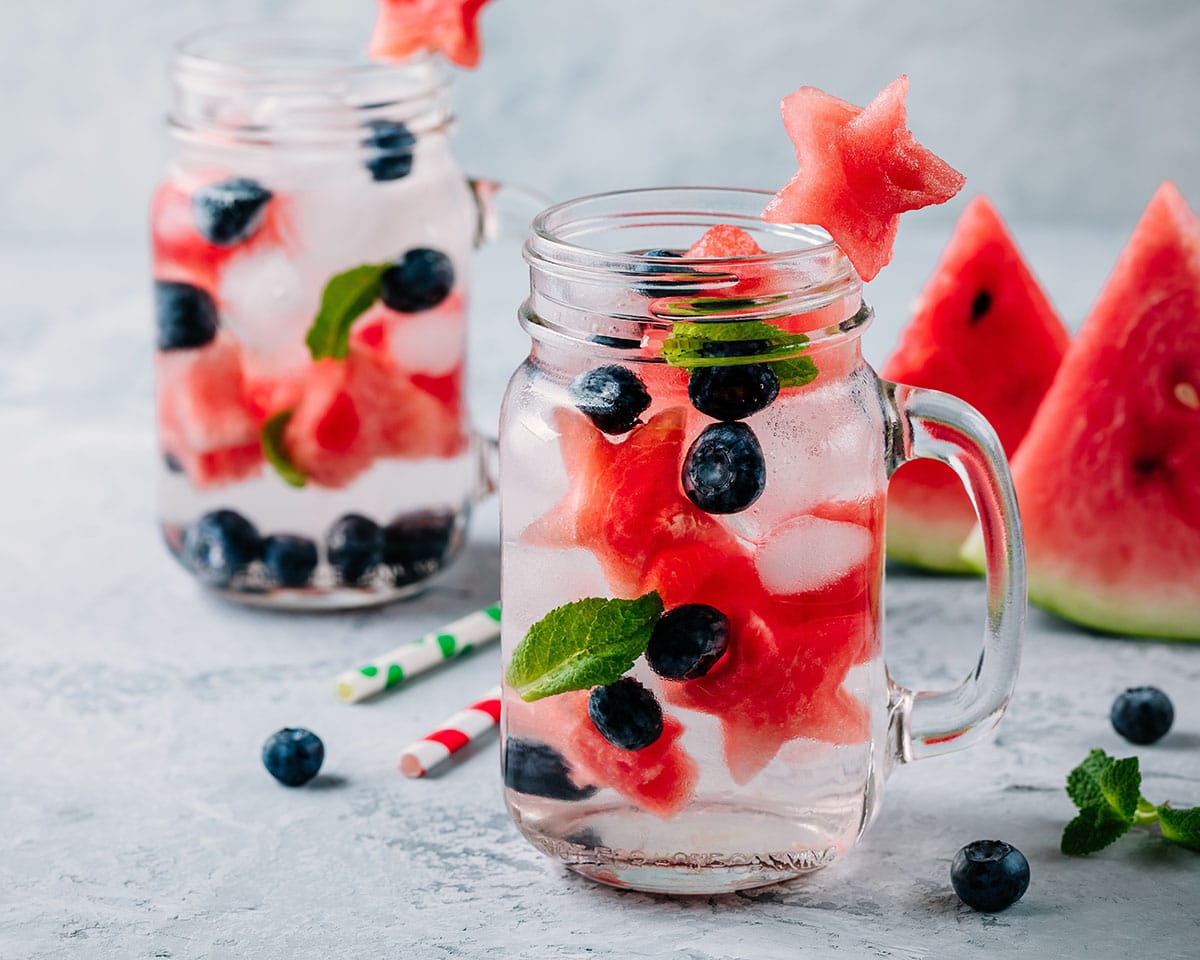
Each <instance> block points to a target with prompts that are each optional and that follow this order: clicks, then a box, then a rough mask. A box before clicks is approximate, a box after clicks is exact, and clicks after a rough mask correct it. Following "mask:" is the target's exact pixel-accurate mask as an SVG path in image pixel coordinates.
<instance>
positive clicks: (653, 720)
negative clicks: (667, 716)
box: [588, 677, 663, 750]
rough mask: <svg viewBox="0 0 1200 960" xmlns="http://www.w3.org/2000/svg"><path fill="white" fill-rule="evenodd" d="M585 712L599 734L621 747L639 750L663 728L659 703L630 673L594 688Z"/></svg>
mask: <svg viewBox="0 0 1200 960" xmlns="http://www.w3.org/2000/svg"><path fill="white" fill-rule="evenodd" d="M588 716H589V717H591V718H592V723H593V724H594V725H595V727H596V729H597V730H599V731H600V735H601V736H602V737H604V739H605V740H607V741H608V742H609V743H611V744H612V745H613V746H614V747H620V748H621V749H622V750H642V749H644V748H645V747H648V746H650V744H652V743H654V741H655V740H657V739H658V738H659V737H661V736H662V732H663V714H662V707H660V706H659V705H658V701H657V700H655V699H654V694H652V693H651V692H650V691H649V690H647V689H646V688H645V687H643V686H642V685H641V684H640V683H638V681H637V680H635V679H634V678H633V677H622V678H621V679H620V680H618V681H617V682H616V683H610V684H609V685H608V686H606V687H595V688H593V690H592V693H591V696H590V697H588Z"/></svg>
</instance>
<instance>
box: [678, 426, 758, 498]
mask: <svg viewBox="0 0 1200 960" xmlns="http://www.w3.org/2000/svg"><path fill="white" fill-rule="evenodd" d="M682 480H683V492H684V493H686V494H687V496H688V499H689V500H691V501H692V503H694V504H695V505H696V506H698V507H699V508H700V509H701V510H703V511H705V512H706V513H737V512H738V511H740V510H745V509H746V508H747V507H748V506H750V505H751V504H752V503H754V501H755V500H757V499H758V498H759V497H760V496H762V492H763V487H765V486H766V483H767V465H766V462H765V461H764V460H763V452H762V447H760V446H759V445H758V438H757V437H755V436H754V431H753V430H751V429H750V428H749V427H748V426H746V425H745V424H744V423H714V424H712V425H711V426H708V427H705V428H704V430H703V431H702V432H701V434H700V436H698V437H697V438H696V439H695V440H694V441H693V442H692V445H691V446H690V447H689V448H688V452H687V456H686V457H685V458H684V461H683V478H682Z"/></svg>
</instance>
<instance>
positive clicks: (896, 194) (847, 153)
mask: <svg viewBox="0 0 1200 960" xmlns="http://www.w3.org/2000/svg"><path fill="white" fill-rule="evenodd" d="M907 93H908V77H906V76H901V77H898V78H897V79H896V80H893V81H892V82H891V83H890V84H889V85H888V86H887V87H885V88H884V90H883V91H882V92H881V93H880V94H879V96H877V97H876V98H875V99H874V100H873V101H872V102H871V103H870V104H869V105H868V106H867V107H865V108H860V107H856V106H854V105H853V104H851V103H847V102H846V101H844V100H839V99H838V98H837V97H832V96H830V95H829V94H827V93H825V92H824V91H823V90H818V89H817V88H816V87H801V88H800V89H799V90H797V91H796V92H795V93H793V94H791V95H790V96H788V97H787V98H785V99H784V101H783V104H782V111H783V122H784V126H785V127H786V128H787V132H788V136H789V137H791V140H792V144H793V145H794V146H795V148H796V159H797V160H798V161H799V163H800V170H799V172H797V173H796V175H795V176H794V177H792V179H791V180H790V181H788V183H787V184H786V185H785V186H784V187H783V189H782V190H780V191H779V192H778V193H777V194H776V195H775V198H774V199H773V200H772V201H771V202H770V203H769V204H767V208H766V209H765V210H764V211H763V219H765V220H769V221H772V222H775V223H811V224H816V225H818V226H821V227H824V228H825V229H826V230H827V231H828V232H829V235H830V236H831V237H833V239H834V241H835V242H836V243H837V245H838V246H839V247H841V248H842V250H843V251H844V252H845V254H846V256H847V257H849V258H850V262H851V263H853V264H854V267H855V269H856V270H857V271H858V273H859V276H861V277H862V279H863V280H871V279H873V278H874V277H875V276H876V274H878V273H879V271H880V270H881V269H882V268H883V267H885V266H886V265H887V264H888V262H889V261H890V260H891V258H892V244H893V242H894V241H895V238H896V228H897V225H898V224H899V221H900V214H902V213H904V212H906V211H908V210H917V209H919V208H921V207H926V206H929V205H930V204H935V203H945V202H946V201H947V200H949V199H950V198H951V197H953V196H954V195H955V194H956V193H958V191H959V190H961V189H962V186H963V183H964V182H965V179H964V178H963V176H962V174H960V173H959V172H958V171H957V170H955V169H954V168H953V167H951V166H950V165H949V164H947V163H946V162H945V161H944V160H942V159H941V158H940V157H938V156H937V155H936V154H934V153H933V152H931V151H930V150H928V149H926V148H925V147H923V146H922V145H921V144H920V143H918V142H917V140H916V138H915V137H913V135H912V133H910V132H909V130H908V127H907V111H906V108H905V105H904V98H905V96H906V95H907Z"/></svg>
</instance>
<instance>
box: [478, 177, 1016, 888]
mask: <svg viewBox="0 0 1200 960" xmlns="http://www.w3.org/2000/svg"><path fill="white" fill-rule="evenodd" d="M768 199H769V195H767V194H759V193H755V192H752V191H741V190H701V189H675V190H650V191H630V192H627V193H618V194H610V195H604V196H597V197H589V198H583V199H580V200H575V201H570V202H568V203H565V204H561V205H559V206H557V207H554V208H551V209H550V210H547V211H546V212H544V213H543V214H542V215H541V216H539V217H538V218H537V220H535V222H534V228H533V232H532V233H531V235H530V238H529V240H528V242H527V244H526V248H525V251H526V259H527V261H528V262H529V265H530V277H531V290H530V295H529V299H528V300H527V301H526V303H525V305H524V307H523V308H522V311H521V321H522V325H523V326H524V328H525V330H526V331H527V332H528V333H529V335H530V337H531V339H532V350H531V352H530V355H529V358H528V360H527V361H526V362H525V363H524V364H523V365H522V366H521V368H520V369H519V370H518V371H517V373H516V374H515V376H514V377H513V379H512V381H511V384H510V386H509V390H508V394H507V397H506V400H505V406H504V411H503V415H502V422H501V438H500V461H501V468H502V470H501V477H502V482H501V525H502V533H503V546H502V598H503V599H502V603H503V609H504V618H503V639H502V648H503V649H502V652H503V662H504V679H505V685H504V713H503V720H502V726H503V733H504V747H503V751H504V765H503V770H504V781H505V788H506V797H507V801H508V807H509V810H510V812H511V814H512V816H513V818H514V820H515V821H516V823H517V825H518V826H519V828H520V829H521V831H522V832H523V833H524V834H525V836H526V837H527V838H528V839H529V840H530V841H531V842H533V843H534V844H535V845H536V846H537V847H538V848H539V849H541V850H543V851H544V852H546V853H547V854H549V855H550V856H552V857H554V858H556V859H558V860H560V861H562V862H563V863H566V864H567V865H569V866H570V867H571V868H573V869H575V870H577V871H579V872H581V873H584V874H586V875H587V876H589V877H592V878H594V879H597V880H601V881H603V882H606V883H611V884H614V885H617V886H623V887H633V888H637V889H643V890H654V891H661V892H668V893H715V892H720V891H725V890H732V889H737V888H739V887H748V886H755V885H758V884H764V883H772V882H775V881H778V880H784V879H788V878H790V877H795V876H797V875H799V874H802V873H806V872H809V871H812V870H815V869H817V868H819V867H822V866H825V865H826V864H829V863H831V862H833V861H834V860H836V859H838V858H840V857H842V856H843V855H845V854H846V853H847V852H848V851H849V850H850V849H851V848H852V847H853V846H854V845H855V844H856V842H857V841H858V838H859V836H860V835H861V834H862V832H863V830H865V829H866V827H867V825H868V824H869V823H870V822H871V820H872V819H873V817H874V816H875V814H876V812H877V811H878V809H879V803H880V798H881V796H882V790H883V783H884V779H885V777H886V775H887V773H888V771H889V770H890V769H891V768H892V767H893V766H894V765H895V764H897V763H900V762H905V761H908V760H913V759H918V758H921V757H926V756H931V755H933V754H936V753H942V752H946V751H947V750H951V749H955V748H957V747H962V746H966V745H968V744H970V743H972V742H973V741H974V740H975V739H976V738H977V737H979V736H980V735H982V734H983V733H985V732H986V731H987V730H989V729H990V728H991V727H992V726H993V724H994V723H995V722H996V721H997V720H998V719H999V717H1000V715H1001V713H1002V712H1003V709H1004V705H1005V704H1006V703H1007V700H1008V697H1009V695H1010V693H1011V690H1012V685H1013V682H1014V679H1015V675H1016V673H1015V672H1016V664H1017V649H1018V644H1019V639H1020V634H1021V624H1022V620H1023V611H1024V568H1023V559H1022V552H1021V541H1020V531H1019V526H1018V520H1017V515H1016V504H1015V499H1014V497H1013V492H1012V486H1011V483H1010V482H1009V479H1008V472H1007V467H1006V465H1005V463H1004V458H1003V452H1002V450H1001V448H1000V445H999V443H998V441H997V440H996V437H995V434H994V432H993V431H992V430H991V429H990V427H988V425H987V423H986V422H985V421H984V420H983V419H982V418H981V417H980V416H979V415H978V414H977V413H976V412H975V411H973V410H972V409H971V408H970V407H968V406H967V405H966V404H964V403H962V402H961V401H959V400H955V399H954V398H953V397H949V396H946V395H945V394H940V393H936V392H932V391H922V390H915V389H913V388H909V387H904V386H900V385H897V384H893V383H887V382H885V381H881V380H879V379H878V378H877V377H876V375H875V373H874V372H873V371H872V370H871V368H870V367H869V366H868V365H867V363H866V362H865V361H864V360H863V356H862V351H861V348H860V338H861V336H862V334H863V332H864V330H865V329H866V327H867V325H868V323H869V321H870V319H871V311H870V310H869V308H868V307H867V306H866V305H865V304H864V303H863V300H862V285H861V283H860V281H859V278H858V276H857V275H856V274H855V272H854V269H853V267H851V265H850V263H849V261H848V260H847V259H846V258H845V256H844V255H843V254H842V253H841V251H840V250H838V248H837V247H836V246H834V244H833V243H831V242H830V240H829V237H828V235H827V234H825V233H824V232H823V231H821V230H819V229H817V228H813V227H807V226H801V225H792V224H785V225H780V224H767V223H764V222H763V221H762V220H761V218H760V216H759V214H760V211H761V210H762V208H763V206H764V204H765V203H766V201H767V200H768ZM915 457H927V458H933V459H937V460H941V461H942V462H945V463H949V464H951V465H953V466H954V467H955V468H956V469H957V470H958V471H959V473H960V475H961V476H964V477H966V478H967V479H968V481H969V484H970V487H971V491H972V495H973V498H974V500H975V502H976V503H977V504H978V506H979V510H980V512H981V516H982V519H983V521H984V522H983V525H982V527H983V531H984V536H985V539H986V541H987V543H988V558H989V561H988V562H989V578H990V589H989V601H988V602H989V616H988V620H987V625H986V627H985V644H984V653H983V655H982V656H981V658H980V659H979V661H978V665H977V668H976V669H975V670H974V671H972V673H971V675H970V676H969V677H967V678H966V679H965V680H964V681H963V683H962V684H961V685H960V686H958V687H957V688H955V689H953V690H950V691H947V692H944V693H938V694H924V693H922V694H914V693H912V692H911V691H908V690H905V689H903V688H901V687H898V686H896V685H894V684H893V683H892V682H891V681H890V680H889V678H888V672H887V669H886V666H885V663H884V659H883V632H882V612H881V599H880V598H881V590H882V583H883V542H884V541H883V532H884V503H885V495H886V490H887V483H888V478H889V476H890V475H891V474H892V472H893V471H894V470H896V469H897V468H898V467H899V466H900V465H901V464H902V463H904V462H906V461H908V460H910V459H912V458H915Z"/></svg>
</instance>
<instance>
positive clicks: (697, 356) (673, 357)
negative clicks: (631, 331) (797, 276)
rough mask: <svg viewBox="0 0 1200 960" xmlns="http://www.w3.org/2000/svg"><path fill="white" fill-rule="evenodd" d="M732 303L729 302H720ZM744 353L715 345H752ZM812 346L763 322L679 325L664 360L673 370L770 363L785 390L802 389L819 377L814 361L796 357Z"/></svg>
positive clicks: (665, 348) (800, 336) (799, 335)
mask: <svg viewBox="0 0 1200 960" xmlns="http://www.w3.org/2000/svg"><path fill="white" fill-rule="evenodd" d="M718 302H724V303H728V301H718ZM750 341H753V346H754V348H755V349H753V350H751V349H750V348H749V347H747V349H746V351H745V352H744V353H741V352H739V353H733V352H725V351H721V352H718V351H714V350H712V349H711V345H712V344H714V343H748V342H750ZM807 343H808V337H807V336H805V335H804V334H803V333H788V332H786V331H784V330H781V329H780V328H779V327H777V326H775V325H774V324H772V323H767V322H765V321H763V320H741V321H731V322H723V323H692V322H679V323H676V324H675V325H674V326H673V327H672V328H671V335H670V336H669V337H668V338H667V339H666V340H664V341H663V346H662V353H663V358H664V359H665V360H666V361H667V363H669V364H670V365H671V366H673V367H686V368H688V369H695V368H697V367H715V366H724V365H727V364H728V363H730V358H731V357H734V358H736V359H735V360H734V361H733V362H736V363H769V364H770V365H771V369H772V370H773V371H774V372H775V375H776V376H777V377H778V378H779V385H780V386H781V387H802V386H804V385H805V384H806V383H811V382H812V381H813V380H815V379H816V377H817V365H816V364H815V363H813V361H812V357H798V356H795V353H796V351H797V350H798V349H800V348H801V347H803V346H804V345H805V344H807Z"/></svg>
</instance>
